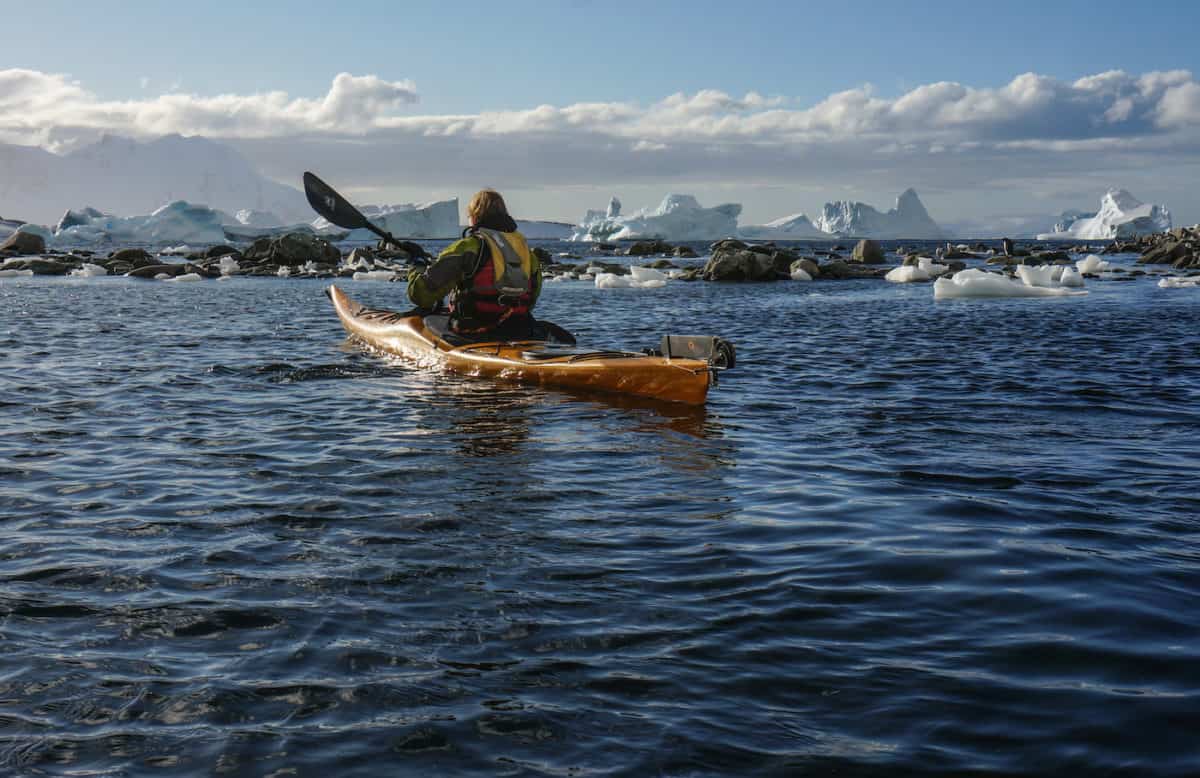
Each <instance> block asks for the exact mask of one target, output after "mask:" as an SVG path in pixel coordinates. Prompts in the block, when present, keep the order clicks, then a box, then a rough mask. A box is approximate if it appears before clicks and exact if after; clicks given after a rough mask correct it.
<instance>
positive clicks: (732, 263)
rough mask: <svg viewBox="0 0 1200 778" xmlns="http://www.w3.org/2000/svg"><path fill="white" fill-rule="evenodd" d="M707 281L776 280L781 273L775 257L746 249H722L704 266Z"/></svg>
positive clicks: (703, 274) (704, 275)
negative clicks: (777, 267)
mask: <svg viewBox="0 0 1200 778" xmlns="http://www.w3.org/2000/svg"><path fill="white" fill-rule="evenodd" d="M702 276H703V278H704V280H705V281H775V280H778V279H779V278H780V277H781V275H780V273H779V271H778V270H776V268H775V262H774V260H773V258H772V257H771V256H769V255H767V254H759V253H757V252H754V251H747V250H746V249H737V248H730V249H720V250H718V251H715V252H713V255H712V258H711V259H709V260H708V263H707V264H706V265H705V266H704V270H703V272H702Z"/></svg>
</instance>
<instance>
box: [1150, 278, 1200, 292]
mask: <svg viewBox="0 0 1200 778" xmlns="http://www.w3.org/2000/svg"><path fill="white" fill-rule="evenodd" d="M1158 285H1159V287H1160V288H1162V289H1195V288H1196V287H1198V286H1200V276H1190V277H1188V278H1184V277H1182V276H1171V277H1169V278H1162V279H1159V282H1158Z"/></svg>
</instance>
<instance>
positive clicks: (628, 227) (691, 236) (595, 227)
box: [572, 194, 742, 241]
mask: <svg viewBox="0 0 1200 778" xmlns="http://www.w3.org/2000/svg"><path fill="white" fill-rule="evenodd" d="M620 212H621V203H620V201H619V200H617V199H616V198H615V197H614V198H613V201H612V202H610V203H609V207H608V210H607V211H603V212H602V211H598V210H589V211H588V212H587V215H586V216H584V218H583V221H582V222H581V223H580V224H579V226H578V227H577V228H576V230H575V234H574V235H573V236H572V240H582V241H605V240H648V239H658V240H714V239H717V238H727V237H730V236H732V235H735V234H737V219H738V216H740V215H741V213H742V206H741V205H740V204H738V203H725V204H723V205H718V206H716V207H715V208H705V207H703V206H701V205H700V203H699V201H697V200H696V198H695V197H693V196H692V195H686V194H668V195H667V196H666V197H664V198H663V199H662V202H661V203H659V205H658V208H656V209H655V210H653V211H639V212H637V213H634V214H630V215H628V216H622V215H621V213H620Z"/></svg>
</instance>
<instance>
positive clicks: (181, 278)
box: [155, 273, 204, 283]
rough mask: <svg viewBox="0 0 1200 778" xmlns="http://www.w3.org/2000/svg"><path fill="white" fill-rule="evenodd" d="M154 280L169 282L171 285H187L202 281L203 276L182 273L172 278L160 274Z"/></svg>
mask: <svg viewBox="0 0 1200 778" xmlns="http://www.w3.org/2000/svg"><path fill="white" fill-rule="evenodd" d="M164 276H165V277H164ZM155 278H162V280H164V281H171V282H173V283H188V282H191V281H203V280H204V276H202V275H200V274H199V273H184V274H183V275H178V276H175V277H174V278H172V277H171V276H167V275H166V274H165V273H160V274H159V275H157V276H155Z"/></svg>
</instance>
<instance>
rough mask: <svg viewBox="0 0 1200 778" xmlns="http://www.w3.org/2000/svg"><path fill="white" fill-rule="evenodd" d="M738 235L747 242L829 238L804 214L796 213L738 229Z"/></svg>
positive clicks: (827, 234)
mask: <svg viewBox="0 0 1200 778" xmlns="http://www.w3.org/2000/svg"><path fill="white" fill-rule="evenodd" d="M738 235H739V236H740V237H742V238H747V239H749V240H802V239H804V238H829V237H832V236H831V235H829V233H826V232H821V231H820V230H818V229H817V228H816V227H814V226H813V223H812V220H811V219H809V218H808V216H807V215H806V214H803V213H797V214H793V215H791V216H784V217H783V218H782V219H776V220H775V221H769V222H767V223H766V224H748V225H746V226H745V227H739V228H738Z"/></svg>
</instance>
